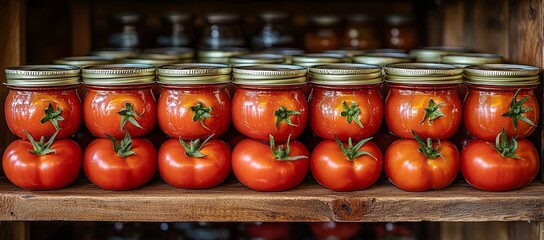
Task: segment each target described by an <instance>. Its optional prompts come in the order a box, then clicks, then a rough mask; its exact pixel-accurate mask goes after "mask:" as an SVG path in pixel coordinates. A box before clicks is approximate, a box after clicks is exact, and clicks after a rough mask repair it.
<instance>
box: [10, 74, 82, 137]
mask: <svg viewBox="0 0 544 240" xmlns="http://www.w3.org/2000/svg"><path fill="white" fill-rule="evenodd" d="M5 72H6V80H7V81H6V86H7V87H8V89H9V92H8V94H7V97H6V102H5V103H4V104H5V105H4V115H5V117H6V123H7V125H8V128H9V130H10V131H11V132H12V133H13V134H15V135H16V136H17V137H19V138H22V139H25V140H28V137H27V136H26V134H25V133H24V131H27V132H28V133H29V134H30V135H31V136H32V137H33V138H34V139H35V140H39V139H40V137H44V138H50V137H52V136H53V135H54V134H55V133H56V132H57V131H58V134H57V136H56V139H62V138H68V137H70V136H72V135H73V134H74V133H76V131H77V130H78V129H79V125H81V120H82V116H81V101H80V100H79V97H78V95H77V88H78V86H79V75H80V69H79V67H76V66H69V65H27V66H18V67H10V68H7V69H6V70H5Z"/></svg>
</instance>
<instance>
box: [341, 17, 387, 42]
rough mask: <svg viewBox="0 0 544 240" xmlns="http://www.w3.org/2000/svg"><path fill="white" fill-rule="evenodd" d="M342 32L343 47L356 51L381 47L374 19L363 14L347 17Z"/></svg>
mask: <svg viewBox="0 0 544 240" xmlns="http://www.w3.org/2000/svg"><path fill="white" fill-rule="evenodd" d="M346 20H347V24H346V29H345V30H344V37H343V44H342V45H343V47H346V48H357V49H375V48H379V47H380V45H381V39H380V37H379V36H380V35H379V34H378V31H377V29H376V25H377V24H376V19H375V17H373V16H370V15H365V14H352V15H348V16H347V19H346Z"/></svg>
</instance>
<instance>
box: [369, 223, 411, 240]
mask: <svg viewBox="0 0 544 240" xmlns="http://www.w3.org/2000/svg"><path fill="white" fill-rule="evenodd" d="M374 234H375V236H376V238H375V239H376V240H415V239H418V234H419V225H418V224H414V223H398V222H388V223H377V224H376V225H374Z"/></svg>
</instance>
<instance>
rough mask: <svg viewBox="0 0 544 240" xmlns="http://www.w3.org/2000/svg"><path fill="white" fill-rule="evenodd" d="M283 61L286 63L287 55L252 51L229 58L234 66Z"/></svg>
mask: <svg viewBox="0 0 544 240" xmlns="http://www.w3.org/2000/svg"><path fill="white" fill-rule="evenodd" d="M282 63H285V57H284V56H282V55H278V54H266V53H250V54H240V55H236V56H232V57H230V58H229V64H230V65H231V66H233V67H242V66H251V65H258V64H282Z"/></svg>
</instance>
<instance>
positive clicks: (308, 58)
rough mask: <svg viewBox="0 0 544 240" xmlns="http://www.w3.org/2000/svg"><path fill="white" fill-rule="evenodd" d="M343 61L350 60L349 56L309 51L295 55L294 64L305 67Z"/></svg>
mask: <svg viewBox="0 0 544 240" xmlns="http://www.w3.org/2000/svg"><path fill="white" fill-rule="evenodd" d="M342 62H349V58H348V56H346V55H342V54H334V53H309V54H303V55H294V56H293V64H294V65H298V66H303V67H311V66H315V65H321V64H327V63H342Z"/></svg>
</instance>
